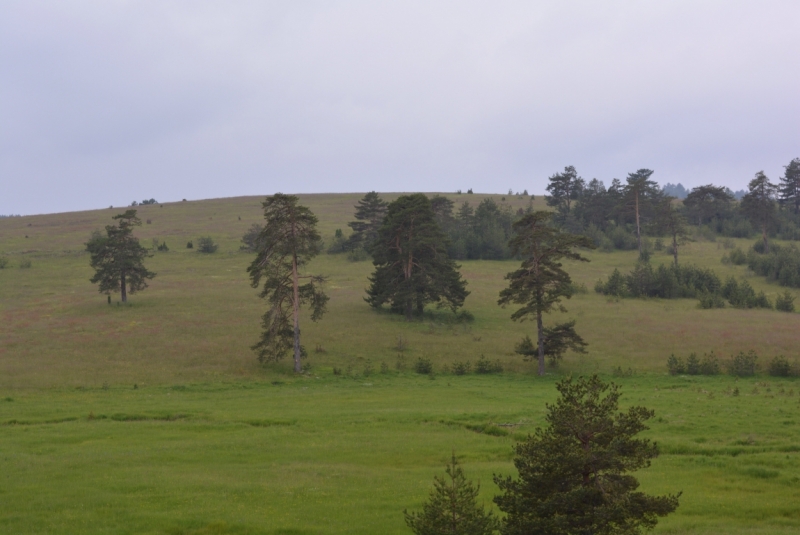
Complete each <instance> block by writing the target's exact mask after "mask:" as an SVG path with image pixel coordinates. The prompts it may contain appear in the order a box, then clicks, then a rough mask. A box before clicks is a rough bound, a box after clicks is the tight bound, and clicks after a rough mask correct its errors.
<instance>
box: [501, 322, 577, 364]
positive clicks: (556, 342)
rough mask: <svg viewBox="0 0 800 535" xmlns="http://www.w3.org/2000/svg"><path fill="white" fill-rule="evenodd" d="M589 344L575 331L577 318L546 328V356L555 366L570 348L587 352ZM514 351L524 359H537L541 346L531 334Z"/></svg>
mask: <svg viewBox="0 0 800 535" xmlns="http://www.w3.org/2000/svg"><path fill="white" fill-rule="evenodd" d="M587 345H589V344H587V343H586V342H585V341H584V340H583V338H582V337H581V335H579V334H578V333H577V332H575V320H572V321H568V322H566V323H559V324H557V325H555V326H553V327H545V328H544V356H545V357H547V358H548V359H549V360H550V364H551V365H553V366H555V365H556V364H557V363H558V361H559V360H561V357H562V356H563V355H564V353H566V352H567V351H568V350H570V349H571V350H573V351H575V352H576V353H586V349H585V347H586V346H587ZM514 352H515V353H517V354H519V355H522V356H523V359H524V360H536V359H537V357H538V355H539V348H538V347H537V345H535V344H534V343H533V341H532V340H531V338H530V336H525V338H523V339H522V341H521V342H520V343H518V344H517V345H516V347H515V348H514Z"/></svg>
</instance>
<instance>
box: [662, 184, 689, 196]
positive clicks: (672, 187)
mask: <svg viewBox="0 0 800 535" xmlns="http://www.w3.org/2000/svg"><path fill="white" fill-rule="evenodd" d="M661 191H662V192H663V193H664V195H669V196H670V197H676V198H678V199H685V198H686V196H687V195H688V194H689V192H688V191H686V188H685V187H683V184H681V183H680V182H678V183H677V184H671V183H669V182H667V183H666V184H665V185H664V187H663V188H661Z"/></svg>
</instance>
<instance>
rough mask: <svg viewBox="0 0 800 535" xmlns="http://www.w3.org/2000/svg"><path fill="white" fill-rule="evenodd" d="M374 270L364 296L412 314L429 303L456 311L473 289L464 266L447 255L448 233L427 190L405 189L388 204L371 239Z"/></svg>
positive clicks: (374, 303) (408, 316)
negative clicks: (410, 192)
mask: <svg viewBox="0 0 800 535" xmlns="http://www.w3.org/2000/svg"><path fill="white" fill-rule="evenodd" d="M370 249H371V252H372V257H373V264H374V265H375V271H374V272H373V274H372V276H370V278H369V281H370V286H369V288H368V289H367V297H366V298H365V300H366V301H367V303H369V304H370V306H372V307H373V308H379V307H381V306H382V305H383V304H384V303H389V305H390V307H391V310H392V311H393V312H400V313H404V314H405V316H406V319H407V320H411V318H412V316H413V314H414V312H415V311H416V314H417V315H418V316H421V315H422V313H423V311H424V307H425V305H426V304H428V303H436V306H437V307H444V306H447V307H448V308H450V310H452V311H453V312H455V311H456V310H457V309H458V308H460V307H461V306H463V304H464V299H465V298H466V297H467V295H469V292H468V291H467V290H466V284H467V283H466V282H465V281H464V280H463V279H462V278H461V274H460V273H459V272H458V269H459V266H458V265H457V264H456V263H455V262H454V261H453V260H451V259H450V258H449V257H448V255H447V251H446V249H447V239H446V237H445V235H444V233H443V232H442V230H441V228H440V227H439V225H438V223H437V222H436V219H435V215H434V212H433V209H432V208H431V202H430V200H429V199H428V198H427V197H426V196H425V195H423V194H421V193H417V194H414V195H403V196H401V197H398V198H397V199H396V200H395V201H393V202H392V203H390V204H389V206H388V212H387V214H386V217H385V218H384V220H383V224H382V226H381V227H380V229H379V232H378V239H377V240H376V241H375V242H374V243H373V244H372V246H371V248H370Z"/></svg>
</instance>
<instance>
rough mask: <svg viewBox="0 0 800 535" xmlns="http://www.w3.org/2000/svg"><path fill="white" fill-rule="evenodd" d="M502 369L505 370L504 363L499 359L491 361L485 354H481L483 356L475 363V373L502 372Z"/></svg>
mask: <svg viewBox="0 0 800 535" xmlns="http://www.w3.org/2000/svg"><path fill="white" fill-rule="evenodd" d="M502 371H503V365H502V364H500V361H499V360H496V361H494V362H491V361H490V360H489V359H487V358H486V357H485V356H484V355H481V358H479V359H478V362H476V363H475V373H480V374H487V373H500V372H502Z"/></svg>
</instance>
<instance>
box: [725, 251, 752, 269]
mask: <svg viewBox="0 0 800 535" xmlns="http://www.w3.org/2000/svg"><path fill="white" fill-rule="evenodd" d="M728 260H729V261H730V263H731V264H733V265H735V266H743V265H744V264H746V263H747V255H745V254H744V251H742V250H741V249H739V248H738V247H737V248H736V249H734V250H733V251H731V252H730V254H729V255H728Z"/></svg>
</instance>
